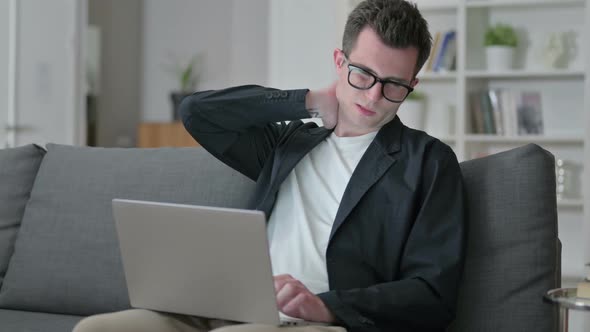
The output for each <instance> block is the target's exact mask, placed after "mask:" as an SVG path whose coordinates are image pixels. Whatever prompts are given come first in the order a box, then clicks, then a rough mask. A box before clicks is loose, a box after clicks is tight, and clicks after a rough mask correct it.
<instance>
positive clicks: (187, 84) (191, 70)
mask: <svg viewBox="0 0 590 332" xmlns="http://www.w3.org/2000/svg"><path fill="white" fill-rule="evenodd" d="M202 61H203V57H202V55H200V54H198V55H195V56H193V57H192V58H191V59H190V60H189V61H188V62H182V61H180V60H175V61H173V64H172V65H171V68H170V71H171V72H172V73H173V74H174V76H175V79H176V82H177V87H176V89H177V90H173V91H172V92H170V100H171V101H172V119H173V120H174V121H178V120H179V119H180V114H178V107H179V106H180V103H181V102H182V100H183V99H184V97H186V96H188V95H190V94H192V93H193V92H194V91H195V89H196V87H197V84H198V82H199V78H200V76H199V75H200V69H199V66H200V65H201V63H202Z"/></svg>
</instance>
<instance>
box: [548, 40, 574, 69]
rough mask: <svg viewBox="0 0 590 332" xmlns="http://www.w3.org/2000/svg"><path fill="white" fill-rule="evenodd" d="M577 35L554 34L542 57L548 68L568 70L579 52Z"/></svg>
mask: <svg viewBox="0 0 590 332" xmlns="http://www.w3.org/2000/svg"><path fill="white" fill-rule="evenodd" d="M576 38H577V36H576V33H575V32H573V31H568V32H553V33H550V34H549V35H548V36H547V37H546V39H545V44H544V46H543V48H542V49H541V52H540V54H539V55H540V57H541V59H542V61H543V63H544V64H545V66H546V67H547V68H551V69H554V68H560V69H561V68H567V67H568V65H569V62H570V61H571V59H572V57H573V56H574V55H575V54H576V52H577V43H576Z"/></svg>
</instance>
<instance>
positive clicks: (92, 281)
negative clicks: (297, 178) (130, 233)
mask: <svg viewBox="0 0 590 332" xmlns="http://www.w3.org/2000/svg"><path fill="white" fill-rule="evenodd" d="M47 150H48V151H47V154H46V155H45V157H44V158H43V161H42V162H41V166H40V168H39V172H38V174H37V178H36V179H35V184H34V187H33V189H32V192H31V197H30V200H29V201H28V203H27V206H26V210H25V213H24V216H23V219H22V225H21V228H20V230H19V233H18V236H17V239H16V244H15V250H14V255H13V256H12V258H11V260H10V264H9V267H8V270H7V272H6V277H5V280H4V284H3V285H2V288H1V289H0V308H6V309H18V310H27V311H40V312H50V313H61V314H72V315H89V314H96V313H101V312H108V311H114V310H122V309H126V308H128V307H129V299H128V297H127V288H126V285H125V278H124V275H123V269H122V265H121V261H120V254H119V247H118V242H117V237H116V232H115V228H114V221H113V215H112V207H111V200H112V199H113V198H127V199H137V200H150V201H160V202H172V203H186V204H199V205H211V206H226V207H246V205H247V201H248V199H249V197H248V193H250V192H252V191H253V186H254V183H253V182H252V181H251V180H249V179H247V178H246V177H244V176H242V175H241V174H238V173H236V172H235V171H233V170H231V169H230V168H228V167H227V166H225V165H223V164H222V163H221V162H219V161H217V160H216V159H215V158H213V157H212V156H210V155H209V153H207V152H206V151H205V150H204V149H202V148H161V149H119V148H107V149H105V148H89V147H73V146H62V145H54V144H50V145H48V146H47Z"/></svg>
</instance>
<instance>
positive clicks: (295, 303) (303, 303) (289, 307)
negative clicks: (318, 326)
mask: <svg viewBox="0 0 590 332" xmlns="http://www.w3.org/2000/svg"><path fill="white" fill-rule="evenodd" d="M274 281H275V291H276V293H277V304H278V306H279V310H280V311H282V312H283V313H284V314H285V315H288V316H291V317H295V318H301V319H304V320H307V321H312V322H324V323H334V322H335V321H336V318H335V317H334V315H333V314H332V312H331V311H330V309H328V307H326V305H325V304H324V302H323V301H322V300H321V299H320V298H319V297H318V296H316V295H315V294H313V293H311V292H310V291H309V290H308V289H307V288H306V287H305V286H304V285H303V284H302V283H301V281H299V280H297V279H295V278H293V277H292V276H290V275H288V274H281V275H278V276H275V277H274Z"/></svg>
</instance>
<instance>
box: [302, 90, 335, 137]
mask: <svg viewBox="0 0 590 332" xmlns="http://www.w3.org/2000/svg"><path fill="white" fill-rule="evenodd" d="M305 109H307V111H308V112H309V114H310V115H311V117H312V118H322V122H323V124H324V127H326V128H328V129H332V128H334V127H336V124H337V123H338V99H336V82H334V83H332V84H331V85H330V86H329V87H327V88H324V89H320V90H310V91H309V92H308V93H307V95H306V96H305Z"/></svg>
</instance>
